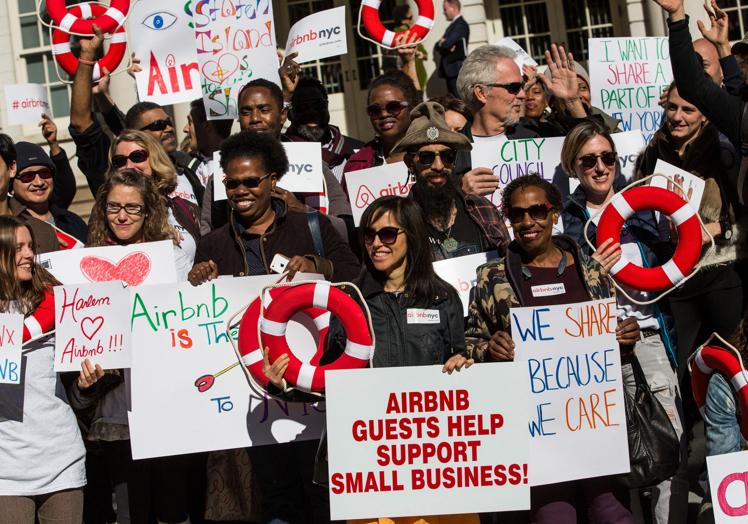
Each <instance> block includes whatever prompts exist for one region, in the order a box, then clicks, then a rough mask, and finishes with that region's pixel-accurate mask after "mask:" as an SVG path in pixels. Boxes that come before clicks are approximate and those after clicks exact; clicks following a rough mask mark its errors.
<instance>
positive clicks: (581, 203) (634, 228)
mask: <svg viewBox="0 0 748 524" xmlns="http://www.w3.org/2000/svg"><path fill="white" fill-rule="evenodd" d="M616 160H617V158H616V148H615V144H614V143H613V139H612V138H611V136H610V134H609V132H608V129H607V127H605V126H603V125H601V124H598V123H597V122H585V123H582V124H580V125H578V126H577V127H575V128H574V129H572V131H571V133H569V134H568V135H567V136H566V140H565V141H564V147H563V149H562V150H561V163H562V165H563V167H564V170H565V171H566V172H567V173H568V174H569V176H570V177H573V178H576V179H577V180H579V187H577V189H576V190H575V191H574V193H572V194H571V196H570V197H569V202H568V203H567V204H566V206H565V207H564V210H563V213H562V215H561V218H562V220H563V223H564V233H565V234H567V235H569V236H571V237H572V238H574V239H575V240H576V241H577V242H578V243H579V245H580V246H581V247H582V250H583V251H584V252H586V253H588V254H589V253H591V252H592V248H591V247H590V246H589V245H588V244H587V240H586V238H585V231H584V226H585V223H586V222H587V220H588V219H589V218H590V216H592V217H593V221H592V223H591V224H590V226H589V228H588V230H587V232H586V235H587V238H588V239H589V242H591V243H592V244H593V245H595V244H596V243H597V242H596V232H597V223H598V221H599V218H600V209H601V208H602V207H603V206H604V205H605V204H607V203H608V202H609V201H610V199H611V198H612V197H613V195H614V194H615V193H616V192H617V191H619V190H620V189H622V186H623V185H624V184H625V182H622V181H621V179H620V178H616ZM616 181H619V183H616ZM601 247H603V246H601ZM611 248H613V249H614V251H615V252H618V253H622V254H623V255H624V256H625V257H626V258H627V259H628V260H631V261H632V262H633V263H634V264H637V265H641V266H643V267H653V266H659V265H661V264H662V263H664V262H666V261H667V260H668V259H669V258H670V256H671V255H672V251H673V248H672V244H671V243H670V233H669V228H668V222H667V219H666V218H665V217H664V215H660V216H659V218H658V217H657V215H656V214H655V212H654V211H652V210H645V211H639V212H637V213H636V214H635V215H634V216H633V217H631V218H630V219H629V220H627V221H626V225H625V227H624V230H623V233H622V234H621V245H620V246H618V245H615V246H611ZM611 262H615V260H611ZM610 266H612V264H604V266H603V267H604V268H605V269H606V270H607V269H609V267H610ZM619 285H621V286H623V289H625V291H626V294H627V295H628V296H630V297H632V298H633V299H634V300H636V301H639V302H647V301H649V300H651V299H652V298H653V297H652V296H651V294H650V293H647V292H645V291H639V290H637V289H633V288H631V287H629V286H625V285H623V284H619ZM628 296H626V295H624V294H623V293H618V294H617V295H616V301H617V304H618V318H623V319H635V320H636V321H637V322H638V324H639V328H640V330H641V338H640V339H639V340H637V341H636V344H635V345H634V354H635V356H636V358H637V359H638V360H639V363H640V364H641V368H642V370H643V371H644V376H645V378H646V380H647V383H648V384H649V386H650V388H651V389H652V391H653V392H654V393H655V395H656V397H657V400H658V401H659V402H660V404H662V406H663V407H664V408H665V411H666V412H667V413H668V415H669V418H670V422H671V423H672V425H673V428H674V429H675V432H676V434H677V436H678V438H680V437H681V436H682V435H683V426H684V423H683V420H682V419H681V413H682V406H681V402H680V393H679V388H678V379H677V377H676V375H675V366H676V365H677V362H676V359H677V354H678V353H677V348H676V346H675V333H674V325H673V319H672V317H670V316H669V315H667V313H669V308H668V304H667V302H666V301H663V303H662V305H659V304H650V305H642V304H637V303H636V302H633V301H632V300H629V298H628ZM622 369H623V382H624V385H625V386H626V388H627V389H629V390H631V391H632V392H633V391H635V389H636V382H635V379H634V374H633V371H632V367H631V364H630V363H627V362H625V361H624V362H623V368H622ZM632 394H633V393H632ZM683 444H684V446H685V440H684V441H683ZM683 451H684V452H685V449H683ZM684 457H685V453H684ZM686 463H687V462H686V461H685V460H683V461H682V462H681V464H682V465H683V468H681V470H679V472H678V473H679V474H678V475H677V476H676V477H673V478H670V479H667V480H664V481H663V482H661V483H660V484H658V485H657V486H656V487H654V488H652V489H653V490H654V491H655V494H653V496H652V499H651V500H652V502H653V504H652V505H653V508H652V509H653V514H654V515H655V516H656V521H657V522H662V523H667V522H668V518H669V516H673V518H674V519H675V520H676V521H680V520H681V519H683V518H685V512H686V509H687V493H688V489H687V488H686V485H687V481H686V480H685V475H686V471H685V465H686ZM671 492H672V497H671Z"/></svg>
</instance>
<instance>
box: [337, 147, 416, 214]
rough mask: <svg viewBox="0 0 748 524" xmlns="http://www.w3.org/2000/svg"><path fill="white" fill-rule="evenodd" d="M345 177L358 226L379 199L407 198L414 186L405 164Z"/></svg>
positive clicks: (400, 163) (360, 171)
mask: <svg viewBox="0 0 748 524" xmlns="http://www.w3.org/2000/svg"><path fill="white" fill-rule="evenodd" d="M344 176H345V183H346V187H347V189H348V199H349V200H350V201H351V210H352V211H353V223H354V224H356V225H357V226H358V223H359V222H360V221H361V215H363V214H364V211H365V210H366V208H367V207H369V205H370V204H371V203H372V202H374V201H375V200H376V199H377V198H379V197H381V196H386V195H396V196H405V195H407V194H408V193H410V188H411V187H412V186H413V182H411V181H410V175H409V173H408V167H407V166H406V165H405V162H395V163H394V164H384V165H382V166H378V167H370V168H369V169H361V170H359V171H350V172H348V173H346V174H345V175H344Z"/></svg>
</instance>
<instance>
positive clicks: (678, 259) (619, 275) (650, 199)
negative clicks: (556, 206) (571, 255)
mask: <svg viewBox="0 0 748 524" xmlns="http://www.w3.org/2000/svg"><path fill="white" fill-rule="evenodd" d="M645 209H652V210H656V211H660V212H661V213H664V214H666V215H668V216H669V217H670V219H671V220H672V221H673V222H674V223H675V225H676V226H677V227H678V246H677V247H676V248H675V253H674V254H673V257H672V258H671V259H670V260H668V261H667V262H666V263H664V264H663V265H661V266H657V267H651V268H644V267H641V266H638V265H636V264H634V263H633V262H631V261H630V260H628V259H627V258H625V257H623V256H622V257H621V259H620V260H619V261H618V262H617V263H616V264H615V265H614V266H613V267H612V268H611V269H610V274H611V275H613V276H615V278H616V280H618V281H619V282H621V283H623V284H626V285H627V286H630V287H632V288H634V289H640V290H642V291H662V290H665V289H669V288H671V287H673V286H675V285H677V284H678V283H679V282H681V281H682V280H683V279H684V278H686V276H687V275H688V274H689V273H691V271H692V270H693V268H694V267H695V266H696V264H697V263H698V261H699V258H700V256H701V223H700V222H699V218H698V216H697V214H696V211H695V210H694V209H693V207H691V205H690V204H689V203H688V202H686V201H685V200H683V199H682V198H681V197H679V196H678V195H676V194H675V193H673V192H672V191H668V190H666V189H662V188H659V187H651V186H644V187H634V188H631V189H627V190H626V191H624V192H622V193H617V194H616V195H614V196H613V198H612V199H611V201H610V205H608V206H607V208H606V209H605V211H603V214H602V216H601V217H600V222H599V224H598V226H597V245H598V246H599V245H600V244H602V243H603V242H605V241H606V240H607V239H609V238H612V239H613V242H614V243H616V242H620V239H621V229H622V228H623V224H624V222H626V220H627V219H628V218H630V217H631V216H632V215H633V214H634V213H636V212H637V211H642V210H645Z"/></svg>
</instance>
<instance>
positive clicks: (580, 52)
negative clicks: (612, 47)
mask: <svg viewBox="0 0 748 524" xmlns="http://www.w3.org/2000/svg"><path fill="white" fill-rule="evenodd" d="M564 18H565V21H566V42H567V46H568V50H569V51H571V52H572V53H573V54H574V58H575V59H577V60H580V61H586V60H587V59H588V58H589V52H588V49H587V39H588V38H603V37H610V36H613V34H614V32H613V16H612V13H611V10H610V1H609V0H564Z"/></svg>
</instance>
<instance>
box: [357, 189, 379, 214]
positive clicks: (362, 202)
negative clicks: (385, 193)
mask: <svg viewBox="0 0 748 524" xmlns="http://www.w3.org/2000/svg"><path fill="white" fill-rule="evenodd" d="M376 198H377V197H375V196H374V193H372V192H371V189H369V188H368V187H367V186H366V185H365V184H364V185H361V187H359V188H358V193H357V194H356V207H357V208H359V209H364V208H366V207H369V204H371V203H372V202H374V200H375V199H376Z"/></svg>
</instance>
